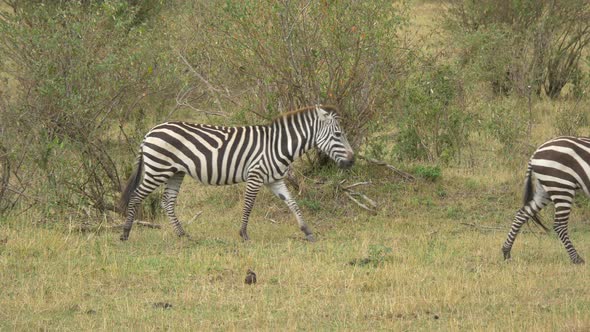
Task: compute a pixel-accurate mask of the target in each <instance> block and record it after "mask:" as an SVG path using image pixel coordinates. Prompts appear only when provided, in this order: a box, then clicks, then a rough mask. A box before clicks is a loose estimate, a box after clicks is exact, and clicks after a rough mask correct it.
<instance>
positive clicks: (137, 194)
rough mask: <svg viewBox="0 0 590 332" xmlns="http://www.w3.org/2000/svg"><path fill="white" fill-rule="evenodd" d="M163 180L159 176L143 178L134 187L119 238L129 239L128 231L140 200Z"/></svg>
mask: <svg viewBox="0 0 590 332" xmlns="http://www.w3.org/2000/svg"><path fill="white" fill-rule="evenodd" d="M164 181H165V180H160V178H153V179H152V181H149V180H147V179H145V178H144V179H143V181H142V183H141V184H140V185H139V186H138V187H137V189H135V191H134V192H133V194H132V195H131V199H130V200H129V204H128V205H127V219H126V220H125V224H124V225H123V234H121V237H120V238H119V239H120V240H121V241H126V240H127V239H129V233H130V232H131V228H132V227H133V221H134V219H135V213H137V209H138V208H139V206H140V205H141V202H142V201H143V200H144V199H145V198H146V197H147V196H148V195H149V194H150V193H152V192H153V191H154V190H155V189H156V188H158V187H159V186H160V185H161V184H162V183H163V182H164Z"/></svg>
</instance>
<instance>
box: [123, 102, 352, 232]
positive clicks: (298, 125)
mask: <svg viewBox="0 0 590 332" xmlns="http://www.w3.org/2000/svg"><path fill="white" fill-rule="evenodd" d="M314 147H317V148H319V149H320V150H321V151H323V152H324V153H326V154H327V155H328V156H330V158H332V159H333V160H334V161H336V162H337V163H338V165H339V166H340V167H344V168H347V167H351V166H352V164H353V163H354V154H353V151H352V149H351V147H350V144H349V143H348V141H347V140H346V137H345V135H344V134H343V132H342V128H341V127H340V124H339V123H338V119H337V113H336V110H335V109H334V108H333V107H330V106H314V107H307V108H304V109H301V110H297V111H293V112H289V113H286V114H284V115H282V116H280V117H279V118H277V119H275V120H274V121H273V122H272V123H271V124H269V125H262V126H248V127H222V126H210V125H204V124H191V123H186V122H166V123H163V124H160V125H158V126H156V127H154V128H153V129H152V130H151V131H150V132H149V133H147V135H146V136H145V138H144V140H143V142H142V144H141V152H140V154H139V157H138V165H137V168H136V170H135V172H134V173H133V174H132V175H131V177H130V179H129V182H128V184H127V187H126V188H125V190H124V191H123V195H122V197H121V207H122V208H123V209H126V211H127V219H126V222H125V225H124V227H123V234H122V235H121V240H127V238H128V237H129V232H130V231H131V227H132V226H133V220H134V217H135V213H136V210H137V208H138V206H139V204H140V203H141V202H142V201H143V199H144V198H145V197H147V195H149V194H150V193H151V192H152V191H154V190H155V189H156V188H158V187H159V186H160V185H162V184H165V185H166V187H165V189H164V195H163V198H162V206H163V207H164V209H165V210H166V213H167V215H168V217H169V219H170V222H171V223H172V225H173V227H174V229H175V231H176V233H177V235H179V236H182V235H184V234H185V232H184V230H183V228H182V226H181V225H180V222H179V220H178V218H177V217H176V214H175V212H174V207H175V205H176V198H177V196H178V192H179V190H180V185H181V184H182V180H183V178H184V175H185V174H188V175H190V176H191V177H193V178H194V179H196V180H198V181H199V182H201V183H204V184H209V185H230V184H235V183H241V182H246V183H247V187H246V194H245V202H244V210H243V216H242V225H241V229H240V235H241V236H242V238H243V239H244V240H248V233H247V225H248V217H249V215H250V212H251V210H252V207H253V205H254V200H255V199H256V195H257V194H258V192H259V190H260V188H261V187H262V186H263V185H266V186H267V187H268V188H269V189H270V190H271V191H272V192H273V193H274V194H275V195H276V196H277V197H279V198H280V199H281V200H283V201H285V203H286V204H287V206H288V207H289V209H290V210H291V211H292V212H293V214H295V217H296V218H297V221H298V223H299V228H300V229H301V230H302V231H303V232H304V233H305V235H306V237H307V239H308V240H310V241H313V239H314V238H313V235H312V233H311V231H310V230H309V227H308V226H307V225H306V224H305V222H304V221H303V217H302V215H301V212H300V210H299V207H298V206H297V203H296V202H295V200H294V199H293V198H292V197H291V195H290V193H289V191H288V190H287V187H286V186H285V183H284V182H283V178H284V176H285V174H286V172H287V169H288V167H289V165H290V164H291V163H293V161H294V160H295V159H296V158H297V157H299V156H301V155H303V154H304V153H305V152H306V151H308V150H309V149H311V148H314Z"/></svg>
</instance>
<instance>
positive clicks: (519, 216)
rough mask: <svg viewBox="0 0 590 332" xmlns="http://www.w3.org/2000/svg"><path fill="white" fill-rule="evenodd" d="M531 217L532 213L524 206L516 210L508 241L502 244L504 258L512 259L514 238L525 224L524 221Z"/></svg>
mask: <svg viewBox="0 0 590 332" xmlns="http://www.w3.org/2000/svg"><path fill="white" fill-rule="evenodd" d="M529 219H530V215H529V214H528V213H527V212H526V210H525V208H524V207H523V208H521V209H520V210H518V211H517V212H516V215H515V216H514V220H513V221H512V227H511V228H510V232H508V237H507V238H506V241H505V242H504V245H503V246H502V253H503V254H504V259H510V250H512V245H513V244H514V240H515V239H516V236H517V235H518V233H519V232H520V229H521V228H522V225H524V223H525V222H526V221H527V220H529Z"/></svg>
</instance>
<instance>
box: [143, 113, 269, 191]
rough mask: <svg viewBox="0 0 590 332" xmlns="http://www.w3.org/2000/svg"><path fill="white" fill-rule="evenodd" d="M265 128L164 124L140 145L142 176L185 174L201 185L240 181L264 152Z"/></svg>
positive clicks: (152, 131) (155, 129)
mask: <svg viewBox="0 0 590 332" xmlns="http://www.w3.org/2000/svg"><path fill="white" fill-rule="evenodd" d="M265 136H266V128H265V127H263V126H251V127H221V126H210V125H201V124H190V123H185V122H167V123H163V124H161V125H158V126H156V127H154V128H153V129H152V130H151V131H150V132H149V133H148V134H147V135H146V136H145V139H144V141H143V143H142V153H143V156H144V163H145V176H146V177H157V176H163V177H170V176H171V175H172V174H174V173H176V172H184V173H188V174H189V175H190V176H192V177H193V178H195V179H197V180H199V181H200V182H202V183H205V184H212V185H225V184H234V183H239V182H244V181H245V180H246V176H247V171H248V167H249V165H250V164H251V163H252V162H253V161H254V160H256V158H257V157H258V156H260V154H261V152H262V151H263V149H264V146H265V144H264V137H265Z"/></svg>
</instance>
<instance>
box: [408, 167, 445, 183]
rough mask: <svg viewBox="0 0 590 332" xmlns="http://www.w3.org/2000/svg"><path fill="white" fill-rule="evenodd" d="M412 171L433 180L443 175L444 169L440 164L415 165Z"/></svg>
mask: <svg viewBox="0 0 590 332" xmlns="http://www.w3.org/2000/svg"><path fill="white" fill-rule="evenodd" d="M412 173H414V174H415V175H417V176H419V177H421V178H423V179H425V180H428V181H431V182H434V181H436V180H438V179H439V178H440V177H441V176H442V170H441V169H440V167H439V166H425V165H418V166H416V167H414V169H413V172H412Z"/></svg>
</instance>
